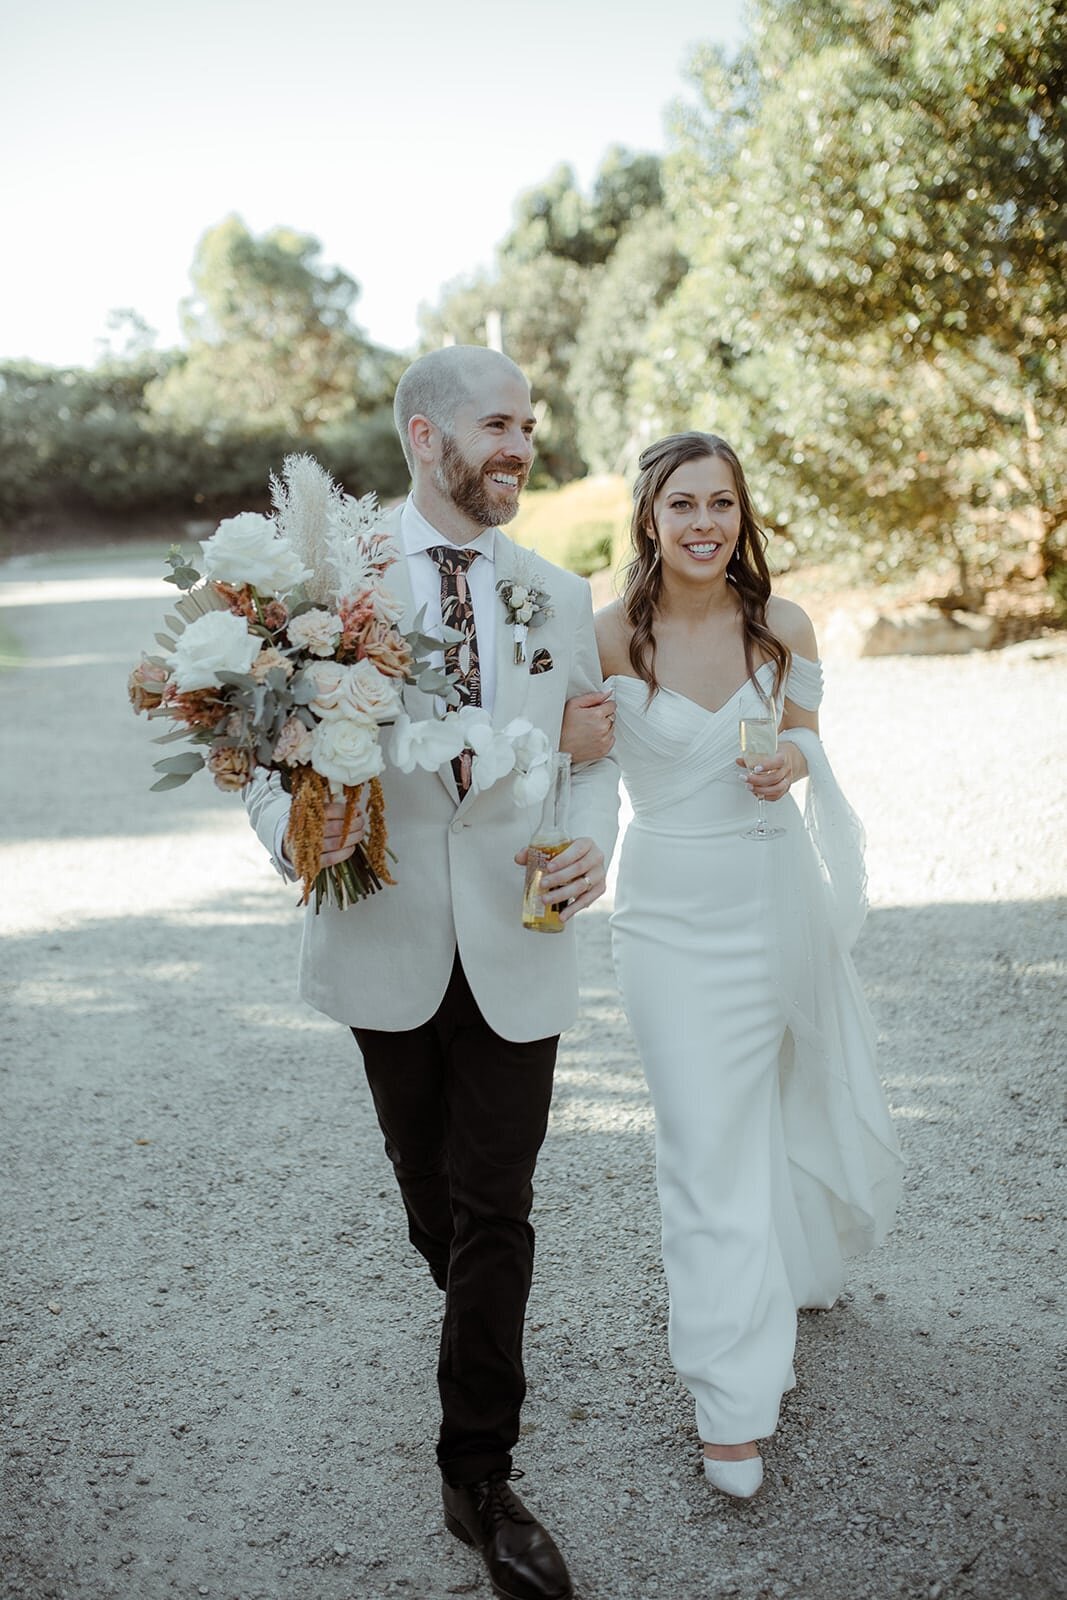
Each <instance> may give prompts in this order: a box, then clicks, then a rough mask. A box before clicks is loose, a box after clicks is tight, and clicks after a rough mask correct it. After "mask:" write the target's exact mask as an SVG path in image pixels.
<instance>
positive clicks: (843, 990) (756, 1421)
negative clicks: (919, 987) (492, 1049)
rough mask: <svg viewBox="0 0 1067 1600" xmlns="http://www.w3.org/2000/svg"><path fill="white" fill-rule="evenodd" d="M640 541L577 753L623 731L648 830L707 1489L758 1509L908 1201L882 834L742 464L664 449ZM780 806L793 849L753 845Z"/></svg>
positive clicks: (645, 489) (620, 951)
mask: <svg viewBox="0 0 1067 1600" xmlns="http://www.w3.org/2000/svg"><path fill="white" fill-rule="evenodd" d="M631 537H632V541H633V547H634V555H633V559H632V561H631V563H630V566H629V568H628V569H627V579H626V587H625V593H624V595H623V598H622V599H621V600H618V601H616V602H615V603H614V604H612V605H609V606H608V607H607V608H606V609H605V610H603V611H601V612H600V613H599V614H598V616H597V639H598V643H599V647H600V656H601V664H602V667H603V671H604V676H605V679H606V680H607V687H608V688H609V689H610V690H611V691H612V692H613V696H614V705H613V706H611V705H608V706H607V707H606V708H605V706H603V705H601V706H594V705H591V704H590V703H589V701H588V700H587V701H586V702H583V703H581V704H580V705H577V706H576V705H575V703H574V702H572V704H571V707H569V708H568V717H567V721H566V723H565V726H564V734H563V739H562V741H561V742H562V747H563V748H564V749H567V748H570V749H571V752H572V754H573V755H574V756H575V758H576V759H583V758H589V757H591V756H594V755H598V754H602V753H603V749H602V745H603V741H604V731H605V726H606V725H607V724H608V723H610V721H611V720H612V717H613V716H614V725H615V726H614V731H615V741H616V742H615V755H616V757H617V759H618V761H619V763H620V766H621V768H622V773H623V778H624V780H625V783H626V787H627V789H628V791H629V794H630V798H631V801H632V804H633V810H634V819H633V822H632V824H631V826H630V828H629V831H628V832H627V835H626V838H625V841H624V844H623V847H622V854H621V858H620V863H619V877H618V890H617V896H616V906H615V912H614V915H613V917H612V944H613V952H614V959H615V967H616V973H617V977H618V982H619V987H620V990H621V993H622V998H623V1003H624V1006H625V1008H626V1012H627V1015H628V1016H629V1019H630V1023H631V1026H632V1028H633V1031H634V1035H635V1038H636V1040H637V1046H638V1050H639V1052H640V1055H641V1059H642V1063H643V1066H644V1070H645V1074H646V1077H647V1079H648V1084H649V1089H650V1091H651V1095H652V1100H653V1105H654V1108H655V1116H656V1172H657V1184H658V1190H659V1200H660V1208H661V1213H662V1222H663V1260H664V1267H665V1270H666V1276H667V1284H668V1288H669V1291H670V1333H669V1339H670V1353H671V1359H672V1361H673V1362H674V1365H675V1367H676V1369H677V1371H678V1373H679V1374H680V1376H681V1377H682V1379H683V1380H684V1382H685V1383H686V1385H687V1386H688V1388H689V1390H690V1391H691V1393H692V1395H693V1397H694V1399H695V1401H696V1418H697V1427H698V1430H699V1434H700V1438H701V1440H702V1441H703V1447H704V1471H705V1473H706V1475H707V1477H708V1479H709V1480H710V1482H711V1483H712V1484H714V1485H715V1487H716V1488H718V1489H720V1490H722V1491H723V1492H725V1493H727V1494H730V1495H734V1496H737V1497H739V1498H748V1497H750V1496H751V1495H753V1494H755V1493H756V1492H757V1490H758V1489H759V1488H760V1485H761V1483H762V1480H763V1464H762V1460H761V1458H760V1454H759V1445H758V1441H759V1440H760V1439H762V1438H765V1437H767V1436H768V1435H769V1434H771V1433H773V1431H774V1429H775V1426H776V1424H777V1421H778V1411H779V1405H780V1401H781V1397H782V1394H783V1393H784V1392H785V1391H786V1390H787V1389H789V1388H791V1387H792V1385H793V1382H794V1377H793V1353H794V1347H795V1342H796V1312H797V1308H798V1307H800V1306H822V1307H826V1306H830V1305H832V1304H833V1303H834V1301H835V1299H836V1298H837V1296H838V1294H839V1292H840V1290H841V1286H842V1277H843V1269H842V1261H843V1257H844V1256H846V1255H855V1254H859V1253H862V1252H863V1251H866V1250H868V1249H870V1247H871V1246H872V1245H873V1244H875V1243H877V1242H878V1241H879V1240H880V1239H881V1238H882V1236H883V1235H884V1233H885V1231H886V1229H887V1227H888V1225H889V1222H890V1220H891V1217H892V1213H893V1209H894V1206H895V1203H896V1197H897V1192H898V1188H899V1174H900V1163H899V1156H898V1150H897V1144H896V1139H895V1136H894V1134H893V1130H892V1128H891V1125H890V1122H889V1117H888V1113H887V1110H886V1106H885V1101H884V1098H883V1095H882V1091H881V1087H880V1085H879V1082H878V1077H877V1073H876V1069H875V1061H874V1037H873V1029H872V1025H871V1020H870V1016H869V1014H868V1011H867V1008H866V1005H865V1002H864V1000H863V997H862V995H861V993H860V991H859V987H858V983H857V979H856V974H855V970H854V968H853V965H852V961H851V959H850V956H849V953H848V952H849V949H850V947H851V945H852V943H853V941H854V939H855V937H856V934H857V933H858V932H859V927H860V924H861V922H862V919H863V913H864V910H865V900H864V887H865V879H864V874H863V861H862V833H861V830H860V827H859V824H858V822H857V821H856V819H855V817H854V816H853V814H852V812H851V811H850V810H849V808H848V806H847V804H846V802H845V801H844V798H843V796H842V795H841V793H840V790H839V789H838V788H837V786H836V784H835V782H834V778H833V774H832V773H831V771H830V768H829V765H828V763H827V761H826V757H825V755H824V753H823V750H822V746H821V744H820V742H819V737H818V714H817V708H818V705H819V701H820V698H821V694H822V669H821V667H820V665H819V661H818V656H817V650H816V644H815V634H814V631H813V629H812V625H811V623H810V621H809V620H808V618H807V616H806V615H805V613H804V612H803V611H802V610H801V609H800V607H799V606H797V605H794V604H792V603H791V602H790V601H788V600H783V599H779V598H778V597H776V596H773V595H772V594H771V592H770V578H769V575H768V569H767V564H766V561H765V559H764V554H763V546H764V543H765V539H764V535H763V534H762V532H761V530H760V528H759V525H758V523H757V521H756V516H755V513H754V510H753V506H752V501H751V498H750V496H749V491H748V486H747V484H746V482H745V476H744V473H743V471H742V469H741V465H740V462H739V461H738V459H737V457H736V455H735V454H734V452H733V450H732V449H731V448H730V446H729V445H728V444H727V443H726V442H725V441H724V440H723V439H720V438H717V437H716V436H715V435H713V434H705V433H682V434H673V435H671V436H670V437H669V438H666V439H661V440H660V441H659V442H658V443H656V444H653V445H650V446H649V447H648V449H646V450H645V451H644V452H643V454H642V455H641V458H640V461H639V474H638V478H637V482H636V484H635V487H634V510H633V519H632V524H631ZM768 715H770V717H771V719H772V726H773V725H774V724H777V727H778V730H779V731H778V747H777V750H776V751H775V753H773V754H768V755H767V756H765V757H764V758H762V759H761V760H760V761H759V762H758V764H757V765H755V767H754V768H753V770H751V771H749V770H747V769H745V768H744V767H743V766H742V763H741V761H740V758H739V755H738V750H739V744H738V724H739V721H740V719H742V718H745V717H760V716H763V717H767V716H768ZM771 742H772V743H773V739H772V741H771ZM750 759H751V758H750ZM802 778H806V779H807V780H808V794H807V805H806V809H805V813H804V814H802V813H801V812H800V810H799V809H798V808H797V806H796V804H795V802H794V801H793V799H792V797H791V795H790V792H789V791H790V789H791V788H792V786H793V785H794V784H795V783H796V782H797V781H798V780H799V779H802ZM759 797H762V798H763V800H764V801H771V802H774V804H773V806H772V807H771V812H770V816H771V818H772V819H773V823H774V825H775V826H776V828H777V829H778V830H779V831H778V832H777V834H776V836H773V837H769V838H764V839H755V838H752V837H751V836H750V833H749V830H750V829H751V827H752V825H753V823H754V822H755V820H756V810H757V807H756V803H755V802H756V799H757V798H759ZM761 809H762V808H761Z"/></svg>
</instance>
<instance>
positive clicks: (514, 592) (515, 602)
mask: <svg viewBox="0 0 1067 1600" xmlns="http://www.w3.org/2000/svg"><path fill="white" fill-rule="evenodd" d="M529 593H530V591H529V589H526V588H524V587H523V585H522V584H521V583H515V584H512V587H511V602H510V603H511V606H512V608H516V607H518V606H521V605H522V604H523V602H524V601H525V600H526V598H527V596H528V595H529Z"/></svg>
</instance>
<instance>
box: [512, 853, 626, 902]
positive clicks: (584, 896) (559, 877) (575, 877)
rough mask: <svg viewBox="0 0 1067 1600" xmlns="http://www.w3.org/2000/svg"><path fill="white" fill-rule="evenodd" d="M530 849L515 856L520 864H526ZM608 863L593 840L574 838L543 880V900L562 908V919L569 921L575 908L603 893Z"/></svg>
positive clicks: (597, 897) (598, 897)
mask: <svg viewBox="0 0 1067 1600" xmlns="http://www.w3.org/2000/svg"><path fill="white" fill-rule="evenodd" d="M526 856H527V851H525V850H520V851H519V853H518V855H517V856H516V857H515V861H516V864H517V865H518V866H520V867H524V866H525V865H526ZM606 878H607V862H606V861H605V860H604V853H603V851H602V850H598V849H597V847H596V845H595V844H594V843H593V841H592V839H575V840H574V841H573V843H571V844H569V845H568V846H567V848H566V850H564V851H563V852H562V853H561V854H560V855H558V856H556V857H555V859H554V860H553V862H552V870H551V872H546V873H545V874H544V876H543V877H542V879H541V899H542V900H544V901H545V903H546V904H548V905H554V906H556V907H558V909H559V919H560V921H561V922H569V921H570V919H571V917H573V916H574V913H575V912H576V911H581V910H583V909H584V908H585V907H586V906H591V905H592V904H593V901H594V900H599V899H600V896H601V895H602V894H603V893H604V887H605V881H606Z"/></svg>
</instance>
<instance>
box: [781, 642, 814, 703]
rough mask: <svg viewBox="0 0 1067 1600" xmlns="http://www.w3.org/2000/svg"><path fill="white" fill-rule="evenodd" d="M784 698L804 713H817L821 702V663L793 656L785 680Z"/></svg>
mask: <svg viewBox="0 0 1067 1600" xmlns="http://www.w3.org/2000/svg"><path fill="white" fill-rule="evenodd" d="M785 697H786V699H787V700H792V702H793V704H794V705H795V706H800V707H801V708H802V710H804V711H817V710H818V708H819V703H820V701H821V700H822V662H821V661H808V660H807V659H806V658H805V657H804V656H797V655H795V656H794V657H793V661H792V664H791V666H790V668H789V676H788V678H786V680H785Z"/></svg>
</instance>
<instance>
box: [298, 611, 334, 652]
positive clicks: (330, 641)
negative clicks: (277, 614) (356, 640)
mask: <svg viewBox="0 0 1067 1600" xmlns="http://www.w3.org/2000/svg"><path fill="white" fill-rule="evenodd" d="M341 629H342V623H341V619H340V617H337V616H334V614H333V612H332V611H320V610H318V609H316V610H314V611H302V612H301V613H300V615H299V616H298V617H293V619H292V621H291V622H290V623H289V625H288V627H287V628H286V630H285V631H286V633H287V634H288V635H289V643H290V644H291V645H292V646H293V647H294V648H295V649H297V650H307V651H309V652H310V653H311V655H313V656H332V655H333V653H334V651H335V650H336V649H337V644H338V640H339V639H340V637H341Z"/></svg>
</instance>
